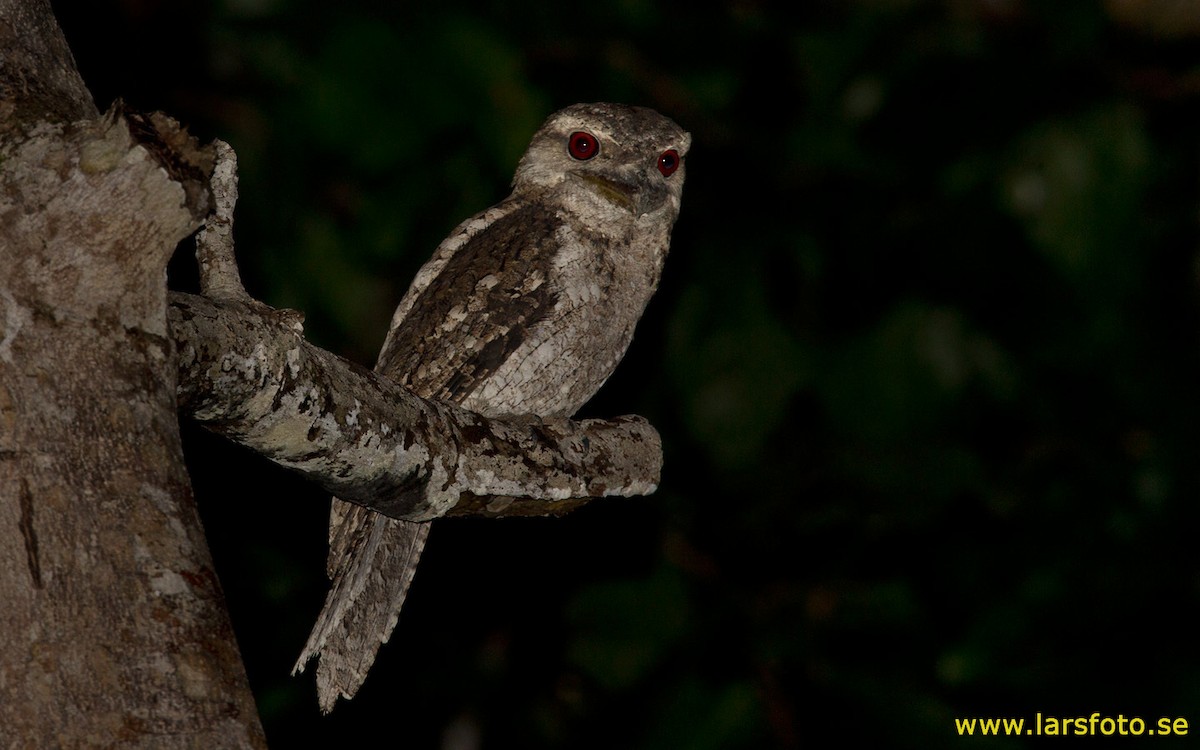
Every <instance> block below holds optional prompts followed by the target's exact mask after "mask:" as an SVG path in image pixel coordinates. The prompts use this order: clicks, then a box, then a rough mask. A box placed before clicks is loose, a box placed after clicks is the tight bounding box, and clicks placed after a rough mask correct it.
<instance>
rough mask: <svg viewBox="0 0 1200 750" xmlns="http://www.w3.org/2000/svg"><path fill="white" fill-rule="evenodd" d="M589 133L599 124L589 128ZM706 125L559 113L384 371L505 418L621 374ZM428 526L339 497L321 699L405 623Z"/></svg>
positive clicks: (418, 300)
mask: <svg viewBox="0 0 1200 750" xmlns="http://www.w3.org/2000/svg"><path fill="white" fill-rule="evenodd" d="M579 134H584V135H582V136H581V135H579ZM690 144H691V136H689V135H688V134H687V133H686V132H684V131H683V130H682V129H680V128H679V126H677V125H676V124H675V123H674V122H672V121H671V120H669V119H667V118H665V117H663V116H662V115H659V114H658V113H656V112H654V111H653V110H649V109H645V108H642V107H629V106H624V105H616V104H577V105H574V106H572V107H568V108H566V109H564V110H561V111H559V112H557V113H555V114H554V115H552V116H551V117H550V118H549V119H548V120H547V121H546V123H545V124H543V125H542V127H541V128H540V129H539V130H538V131H537V133H535V134H534V136H533V139H532V141H531V142H530V145H529V148H528V149H527V150H526V152H525V155H524V156H523V157H522V158H521V161H520V163H519V164H518V165H517V172H516V176H515V177H514V178H513V192H512V194H511V195H510V196H509V197H508V198H506V199H505V200H504V201H502V202H500V203H499V204H497V205H496V206H494V207H492V208H490V209H488V210H487V211H484V212H483V213H481V214H479V215H477V216H475V217H473V218H471V219H469V220H467V221H466V222H464V223H463V224H461V225H460V226H459V227H458V228H457V229H456V230H455V231H454V232H453V233H451V234H450V236H449V237H447V238H446V239H445V240H444V241H443V242H442V244H441V245H440V246H439V247H438V249H437V251H436V252H435V253H434V256H433V258H432V259H430V261H429V262H428V263H426V264H425V266H424V267H422V268H421V270H420V271H419V272H418V273H417V277H416V279H415V280H414V281H413V283H412V286H411V287H410V288H409V290H408V293H407V294H406V295H405V296H404V299H403V300H401V302H400V306H399V307H398V308H397V310H396V313H395V316H394V317H393V319H392V326H391V330H390V331H389V332H388V336H387V339H386V341H385V342H384V345H383V350H382V351H381V352H380V355H379V362H378V363H377V364H376V369H377V370H378V371H379V372H381V373H383V374H385V375H388V376H389V377H391V378H392V379H394V380H395V381H396V382H398V383H400V384H402V385H405V386H407V387H408V388H409V389H411V390H412V391H413V392H415V393H416V394H417V395H419V396H422V397H425V398H431V399H437V400H441V401H448V402H452V403H457V404H460V405H462V406H464V407H466V408H468V409H472V410H474V411H477V412H479V413H481V414H484V415H486V416H490V417H501V416H511V415H520V414H533V415H536V416H539V417H551V416H569V415H571V414H573V413H574V412H575V411H576V410H577V409H579V407H580V406H582V405H583V404H584V403H585V402H586V401H587V400H588V399H589V398H591V397H592V395H593V394H594V393H595V392H596V391H597V390H598V389H599V388H600V386H601V385H603V383H604V381H605V380H606V379H607V378H608V376H609V375H610V374H612V371H613V369H614V368H615V367H616V366H617V363H618V362H619V361H620V360H621V357H622V356H624V354H625V350H626V348H627V347H628V346H629V342H630V340H631V339H632V337H633V329H634V326H635V325H636V324H637V321H638V318H640V317H641V314H642V311H643V310H644V309H645V307H646V303H647V302H648V301H649V299H650V296H651V295H652V294H653V293H654V290H655V288H656V287H657V285H658V279H659V274H660V273H661V271H662V264H663V261H664V259H665V258H666V254H667V248H668V245H669V243H670V236H671V227H672V226H673V225H674V223H675V218H676V217H677V216H678V214H679V201H680V194H681V191H682V188H683V180H684V167H683V157H684V155H685V154H686V153H687V150H688V147H689V146H690ZM428 532H429V524H428V523H415V522H406V521H397V520H395V519H390V518H387V517H386V516H382V515H380V514H377V513H374V512H373V511H369V510H366V509H365V508H362V507H360V506H355V505H351V504H349V503H344V502H342V501H340V500H337V499H335V500H334V501H333V507H332V510H331V512H330V533H329V543H330V550H329V562H328V573H329V576H330V578H331V579H332V587H331V590H330V593H329V596H328V598H327V599H326V602H325V607H324V609H323V610H322V612H321V615H320V617H319V618H318V621H317V624H316V626H315V627H314V628H313V632H312V634H311V635H310V636H309V639H308V643H307V644H306V645H305V648H304V652H303V653H302V654H301V656H300V660H299V661H298V662H297V664H296V671H299V670H301V669H303V667H304V665H305V663H306V662H307V661H308V660H309V659H310V658H312V657H313V656H317V655H319V656H320V661H319V663H318V666H317V689H318V696H319V701H320V704H321V707H322V709H323V710H325V711H329V710H330V709H332V707H333V704H334V702H335V701H336V700H337V697H338V696H339V695H340V696H342V697H345V698H350V697H352V696H353V695H354V693H355V691H357V689H358V687H359V685H361V684H362V681H363V679H365V678H366V674H367V671H368V670H369V669H370V666H371V664H372V663H373V662H374V659H375V654H376V652H377V651H378V649H379V646H380V644H382V643H385V642H386V641H387V639H388V637H389V636H390V634H391V632H392V629H393V628H394V627H395V624H396V618H397V617H398V615H399V613H400V608H401V605H402V604H403V602H404V596H405V594H406V593H407V591H408V586H409V584H410V583H411V582H412V576H413V572H414V571H415V569H416V564H417V561H418V560H419V558H420V554H421V550H422V549H423V547H424V545H425V538H426V536H427V535H428Z"/></svg>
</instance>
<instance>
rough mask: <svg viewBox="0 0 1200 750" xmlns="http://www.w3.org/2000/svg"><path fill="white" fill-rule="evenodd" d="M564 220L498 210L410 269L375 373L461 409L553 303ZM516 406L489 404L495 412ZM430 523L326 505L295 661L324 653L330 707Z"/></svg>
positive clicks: (404, 578)
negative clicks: (316, 605) (317, 590)
mask: <svg viewBox="0 0 1200 750" xmlns="http://www.w3.org/2000/svg"><path fill="white" fill-rule="evenodd" d="M560 224H561V220H560V219H559V218H558V217H557V216H555V215H554V214H552V213H550V212H548V211H546V210H545V209H542V208H539V207H536V206H528V205H519V204H517V203H515V202H513V201H506V202H505V203H501V204H500V205H498V206H496V207H495V208H493V209H490V210H489V211H486V212H484V213H483V214H480V215H479V216H477V217H475V218H473V219H470V220H468V221H466V222H464V223H463V224H462V225H461V226H460V227H459V229H458V230H456V232H454V233H452V234H451V235H450V237H448V238H447V239H446V240H445V241H444V242H443V243H442V245H441V246H440V247H439V248H438V251H437V252H436V253H435V254H434V257H433V258H432V259H431V260H430V261H429V262H428V263H426V264H425V266H424V267H423V268H422V269H421V271H420V272H419V273H418V274H417V278H416V279H415V280H414V282H413V284H412V286H411V287H410V288H409V290H408V293H407V294H406V295H405V297H404V299H403V300H402V301H401V303H400V306H399V307H398V308H397V311H396V315H395V317H394V318H393V322H392V327H391V330H390V331H389V332H388V336H387V339H386V340H385V342H384V346H383V349H382V351H381V352H380V355H379V361H378V363H377V364H376V367H375V369H376V370H377V371H379V372H381V373H384V374H385V375H388V376H389V377H392V378H393V379H394V380H395V381H397V382H398V383H400V384H402V385H405V386H406V387H408V388H409V389H410V390H412V391H413V392H414V393H416V394H417V395H419V396H422V397H425V398H434V399H438V400H442V401H448V402H451V403H459V402H461V401H462V400H463V399H464V398H466V397H468V396H469V395H470V394H472V393H473V392H474V391H475V390H476V389H477V388H478V387H479V386H480V385H481V384H482V383H484V382H485V381H486V380H487V378H488V376H489V375H491V374H492V373H494V372H495V371H496V369H497V368H498V367H499V366H500V365H501V364H503V362H504V361H505V359H507V357H508V356H509V355H510V354H512V352H513V351H514V350H515V349H516V348H517V347H518V346H519V345H520V344H521V342H522V341H523V337H524V336H525V335H526V334H527V333H528V332H529V330H530V328H531V327H532V326H534V325H535V324H536V323H537V322H538V321H539V320H541V319H543V318H544V317H545V316H547V315H548V314H549V313H550V311H551V310H552V309H553V308H554V305H555V303H556V302H557V297H556V293H555V292H554V290H552V289H550V287H549V284H548V283H547V275H548V270H549V269H548V268H547V267H546V264H547V263H548V262H549V261H550V259H551V258H552V257H553V252H551V248H549V247H546V245H545V243H551V242H553V241H554V238H555V233H556V232H557V230H558V226H559V225H560ZM520 411H522V409H521V407H520V405H519V404H506V403H497V404H494V405H489V407H488V409H487V412H486V413H489V414H491V415H499V414H505V413H513V412H520ZM428 533H429V524H428V523H413V522H407V521H399V520H396V519H392V518H387V517H386V516H383V515H380V514H378V513H375V512H373V511H370V510H368V509H366V508H363V507H361V506H358V505H353V504H351V503H346V502H343V501H341V500H338V499H336V498H335V499H334V500H333V504H332V507H331V510H330V527H329V558H328V563H327V572H328V573H329V577H330V578H331V579H332V584H331V587H330V592H329V595H328V597H327V598H326V601H325V607H324V608H323V609H322V611H321V614H320V616H319V617H318V619H317V623H316V625H315V626H314V628H313V631H312V634H311V635H310V636H309V638H308V642H307V643H306V644H305V647H304V651H303V653H302V654H301V656H300V659H299V661H298V662H297V664H296V668H295V671H300V670H301V669H303V666H304V664H305V663H306V662H307V661H308V660H309V659H310V658H312V657H313V656H315V655H317V654H320V656H321V659H320V662H319V663H318V666H317V691H318V699H319V702H320V705H321V708H322V709H323V710H324V711H326V712H328V711H329V710H331V709H332V708H333V704H334V702H335V701H336V700H337V698H338V696H343V697H346V698H349V697H351V696H353V695H354V693H355V692H356V691H357V690H358V687H359V686H360V685H361V684H362V681H363V680H364V679H366V675H367V671H368V670H369V669H370V667H371V664H372V663H373V662H374V660H375V654H376V652H377V651H378V649H379V646H380V645H381V644H383V643H386V642H387V640H388V638H389V637H390V635H391V632H392V629H393V628H394V627H395V625H396V619H397V617H398V616H399V613H400V609H401V607H402V606H403V604H404V598H405V596H406V594H407V592H408V587H409V584H410V583H411V582H412V577H413V573H414V571H415V570H416V565H417V562H418V560H419V559H420V555H421V551H422V549H423V548H424V545H425V539H426V537H427V536H428Z"/></svg>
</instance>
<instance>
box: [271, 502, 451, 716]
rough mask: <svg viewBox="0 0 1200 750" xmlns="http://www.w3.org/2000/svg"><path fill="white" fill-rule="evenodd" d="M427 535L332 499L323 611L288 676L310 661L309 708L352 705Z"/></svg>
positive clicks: (416, 526) (423, 528)
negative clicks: (312, 704)
mask: <svg viewBox="0 0 1200 750" xmlns="http://www.w3.org/2000/svg"><path fill="white" fill-rule="evenodd" d="M428 535H429V524H428V523H413V522H410V521H397V520H396V519H393V518H388V517H387V516H384V515H381V514H379V513H376V512H374V511H371V510H367V509H366V508H363V507H360V506H357V505H353V504H351V503H345V502H342V501H341V500H338V499H336V498H335V499H334V501H333V508H332V509H331V512H330V528H329V563H328V565H327V571H328V573H329V577H330V579H331V581H332V584H331V586H330V589H329V595H328V596H327V597H326V599H325V606H324V608H322V609H321V614H320V616H319V617H318V618H317V624H316V625H314V626H313V630H312V633H311V634H310V635H309V636H308V643H306V644H304V651H303V652H301V654H300V659H299V660H298V661H297V662H296V666H295V667H293V668H292V674H298V673H299V672H302V671H304V667H305V665H306V664H307V663H308V661H309V659H311V658H313V657H314V656H319V657H320V660H319V661H318V662H317V701H318V703H320V706H321V710H322V711H323V712H324V713H329V712H330V711H332V710H333V704H334V703H335V702H336V701H337V699H338V696H341V697H343V698H352V697H353V696H354V694H355V693H356V692H357V691H358V688H359V686H360V685H362V683H363V680H365V679H366V678H367V672H368V671H369V670H370V669H371V665H372V664H373V663H374V662H375V654H376V653H377V652H378V651H379V647H380V645H382V644H384V643H387V640H388V637H390V636H391V634H392V629H393V628H395V627H396V619H397V618H398V617H399V616H400V607H401V606H402V605H403V604H404V596H405V594H407V593H408V587H409V584H411V583H412V579H413V573H414V572H415V571H416V569H417V561H418V560H419V559H420V558H421V550H422V549H424V547H425V538H426V537H427V536H428Z"/></svg>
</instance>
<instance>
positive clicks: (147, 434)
mask: <svg viewBox="0 0 1200 750" xmlns="http://www.w3.org/2000/svg"><path fill="white" fill-rule="evenodd" d="M0 50H3V52H0V118H2V124H0V601H3V606H2V607H0V632H3V633H4V637H3V638H2V639H0V744H2V745H3V746H5V747H47V748H49V747H94V746H120V747H164V746H169V747H196V748H206V749H207V748H215V747H221V748H225V747H265V745H266V742H265V739H264V736H263V732H262V728H261V726H260V725H259V722H258V717H257V714H256V712H255V707H254V701H253V697H252V695H251V693H250V689H249V685H248V683H247V681H246V676H245V672H244V670H243V667H242V664H241V659H240V657H239V654H238V652H237V647H236V642H235V640H234V637H233V632H232V629H231V626H230V623H229V619H228V616H227V614H226V611H225V606H224V603H223V601H222V596H221V591H220V586H219V585H218V583H217V579H216V576H215V575H214V573H213V566H212V560H211V559H210V557H209V553H208V549H207V547H206V545H205V541H204V534H203V530H202V529H201V526H200V521H199V518H198V516H197V514H196V508H195V502H194V499H193V497H192V491H191V487H190V485H189V483H188V477H187V473H186V471H185V469H184V464H183V454H182V450H181V446H180V440H179V429H178V425H177V423H176V416H175V413H176V412H175V379H176V365H175V358H174V356H173V352H172V347H171V340H170V337H169V336H168V335H167V334H168V332H167V328H166V306H167V290H166V283H165V274H166V264H167V260H168V259H169V258H170V256H171V253H172V252H173V250H174V248H175V246H176V244H177V243H178V242H179V241H180V240H181V239H183V238H185V237H187V236H188V235H189V234H190V233H191V232H192V231H194V230H195V228H196V227H197V226H199V223H200V221H201V220H202V218H203V216H204V215H205V213H207V209H206V208H205V207H204V205H203V204H204V201H203V200H198V199H197V197H198V196H197V194H193V195H191V196H189V195H188V194H187V193H186V192H185V189H184V187H183V185H182V184H181V181H179V180H176V179H173V178H172V177H171V176H170V175H169V174H168V172H167V170H165V169H164V168H163V167H162V165H161V164H160V163H159V161H158V160H157V159H156V158H155V157H154V155H153V154H152V153H151V151H150V150H148V149H147V148H146V147H144V146H142V145H139V144H138V143H136V142H135V140H134V138H133V137H132V136H131V134H130V129H129V127H128V124H127V123H126V122H125V120H124V118H123V117H122V116H120V115H119V114H114V115H111V116H108V117H105V118H103V119H97V118H96V117H95V114H96V113H95V109H94V107H93V105H92V103H91V101H90V98H88V96H87V92H86V89H85V88H84V87H83V84H82V82H80V81H79V79H78V74H77V73H76V72H75V66H74V62H73V61H72V60H71V58H70V53H69V51H68V50H67V47H66V44H65V42H64V41H63V39H62V36H61V33H60V32H59V30H58V28H57V25H56V23H55V22H54V19H53V16H52V15H51V13H50V10H49V7H48V5H47V4H46V3H45V2H44V0H36V1H33V2H31V1H30V0H0ZM86 118H91V119H86ZM71 121H74V122H73V123H72V122H71ZM193 193H194V191H193Z"/></svg>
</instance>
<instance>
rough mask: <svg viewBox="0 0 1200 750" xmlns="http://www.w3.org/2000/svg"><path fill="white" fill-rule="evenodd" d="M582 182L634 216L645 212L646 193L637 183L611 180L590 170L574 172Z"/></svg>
mask: <svg viewBox="0 0 1200 750" xmlns="http://www.w3.org/2000/svg"><path fill="white" fill-rule="evenodd" d="M575 175H576V176H577V177H578V178H579V179H581V180H583V182H584V184H586V185H587V186H588V187H590V188H592V190H595V191H596V192H597V193H598V194H599V195H600V197H602V198H604V199H606V200H608V201H609V202H610V203H612V204H613V205H616V206H619V207H620V208H623V209H625V210H626V211H628V212H629V213H631V214H633V215H634V216H641V215H642V214H644V213H646V211H647V206H646V200H645V199H646V193H645V191H644V190H643V189H642V188H641V186H639V185H635V184H633V183H631V182H625V181H622V180H612V179H609V178H607V177H601V176H600V175H598V174H593V173H591V172H576V173H575Z"/></svg>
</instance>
